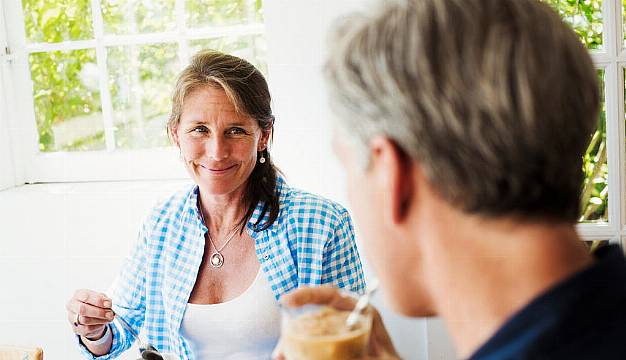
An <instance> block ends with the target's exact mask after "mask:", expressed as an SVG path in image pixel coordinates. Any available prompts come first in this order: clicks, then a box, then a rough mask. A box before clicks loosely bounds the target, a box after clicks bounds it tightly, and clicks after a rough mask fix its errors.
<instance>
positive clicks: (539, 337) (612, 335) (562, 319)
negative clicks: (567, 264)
mask: <svg viewBox="0 0 626 360" xmlns="http://www.w3.org/2000/svg"><path fill="white" fill-rule="evenodd" d="M594 256H595V258H596V261H595V262H594V264H593V265H591V266H590V267H588V268H586V269H585V270H582V271H580V272H578V273H576V274H574V275H573V276H571V277H569V278H567V279H565V280H564V281H562V282H560V283H559V284H557V285H556V286H554V287H552V288H551V289H549V290H547V291H546V292H545V293H544V294H542V295H540V296H539V297H537V298H535V299H534V300H533V301H531V302H530V303H529V304H528V305H526V306H525V307H524V308H523V309H522V310H520V311H519V312H517V313H516V314H514V315H513V316H512V317H511V318H510V319H509V320H508V321H507V322H506V323H505V324H504V325H503V326H502V327H501V328H500V329H499V330H498V331H497V332H496V333H495V335H494V336H493V337H492V338H491V339H489V340H488V341H487V342H486V343H485V344H484V345H483V346H482V347H480V348H479V349H478V351H476V353H474V355H472V356H471V358H470V359H471V360H485V359H490V360H491V359H533V360H538V359H550V360H558V359H568V360H572V359H594V360H595V359H600V360H605V359H626V259H625V258H624V255H623V253H622V250H621V249H620V248H619V246H617V245H610V246H605V247H602V248H599V249H598V250H597V251H596V252H595V253H594Z"/></svg>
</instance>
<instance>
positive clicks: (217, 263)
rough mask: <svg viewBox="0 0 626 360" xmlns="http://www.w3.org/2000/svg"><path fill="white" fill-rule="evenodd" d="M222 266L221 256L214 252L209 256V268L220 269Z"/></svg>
mask: <svg viewBox="0 0 626 360" xmlns="http://www.w3.org/2000/svg"><path fill="white" fill-rule="evenodd" d="M222 265H224V256H222V254H220V253H218V252H216V253H215V254H213V255H211V266H213V267H216V268H219V267H222Z"/></svg>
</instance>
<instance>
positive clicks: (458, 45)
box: [325, 0, 599, 222]
mask: <svg viewBox="0 0 626 360" xmlns="http://www.w3.org/2000/svg"><path fill="white" fill-rule="evenodd" d="M331 43H332V45H331V46H332V50H331V52H330V54H331V55H330V58H329V59H328V61H327V64H326V70H325V74H326V79H327V84H328V85H329V86H328V88H329V92H330V101H331V106H332V107H333V109H334V110H335V111H336V112H337V113H338V115H339V117H340V118H341V122H342V125H343V127H344V128H345V129H350V130H349V131H350V132H351V133H354V134H355V135H356V139H357V140H358V141H357V142H358V143H360V144H361V145H362V146H367V144H368V142H369V140H370V139H371V138H372V136H374V135H377V134H382V135H384V136H387V137H388V138H390V139H391V140H392V141H394V142H395V143H396V144H397V146H398V147H399V148H400V149H401V150H402V151H403V152H404V153H405V154H406V155H408V156H409V157H410V158H412V159H413V160H415V161H417V162H418V163H419V164H420V166H421V167H422V169H423V170H424V172H425V174H426V176H427V177H428V179H429V181H430V182H431V184H432V185H433V186H434V187H435V188H436V189H437V191H438V192H439V193H440V195H441V196H442V197H443V198H444V199H446V200H447V201H448V202H449V203H451V204H453V205H454V206H457V207H458V208H460V209H462V210H463V211H465V212H468V213H478V214H482V215H487V216H500V215H520V216H522V217H526V218H537V219H541V218H545V217H549V218H551V219H553V220H565V221H568V222H575V221H576V219H577V217H578V215H579V201H578V199H579V193H580V189H581V186H582V181H583V173H582V158H581V155H582V154H583V152H584V149H585V148H586V145H587V144H588V143H589V140H590V135H591V134H592V131H593V130H594V128H595V125H596V123H597V112H598V109H599V90H598V87H597V79H596V73H595V71H594V68H593V64H592V62H591V59H590V57H589V55H588V53H587V51H586V50H585V49H584V47H583V46H582V45H581V43H580V42H579V40H578V38H577V36H576V34H575V33H574V32H573V31H572V30H571V29H569V28H568V27H567V26H566V25H565V24H564V23H563V22H562V21H561V19H560V18H559V17H558V15H557V14H556V13H555V12H554V11H552V9H551V8H549V7H548V6H547V5H545V4H542V3H540V2H538V1H535V0H392V1H385V5H383V6H382V8H380V9H378V11H375V12H373V13H372V14H369V15H367V14H353V15H351V16H350V17H347V18H345V19H343V21H342V22H340V23H339V24H338V26H337V27H336V29H335V31H334V33H333V37H331ZM363 152H364V153H367V151H366V150H365V148H363Z"/></svg>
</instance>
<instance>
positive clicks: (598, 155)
mask: <svg viewBox="0 0 626 360" xmlns="http://www.w3.org/2000/svg"><path fill="white" fill-rule="evenodd" d="M543 1H544V2H545V3H548V4H550V5H551V6H552V7H553V8H554V9H555V10H556V11H557V12H558V13H559V15H560V16H561V18H562V19H563V20H564V21H565V22H566V23H568V24H569V25H570V26H571V27H572V28H573V29H574V31H575V32H576V33H577V34H578V36H579V38H580V40H581V42H582V43H583V44H584V45H585V46H586V47H587V48H588V49H590V50H594V49H601V48H602V34H603V24H602V0H543ZM598 84H599V85H600V89H601V90H602V95H604V71H603V70H599V71H598ZM604 107H605V104H604V96H603V101H602V109H601V112H600V117H599V119H598V130H597V131H596V132H595V133H594V134H593V136H592V137H591V141H590V144H589V146H588V148H587V151H586V153H585V155H584V157H583V172H584V174H585V182H584V184H583V189H582V194H581V210H582V213H581V216H580V221H585V222H587V221H607V220H608V181H609V179H608V165H607V156H606V155H607V153H606V112H605V108H604Z"/></svg>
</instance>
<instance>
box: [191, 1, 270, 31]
mask: <svg viewBox="0 0 626 360" xmlns="http://www.w3.org/2000/svg"><path fill="white" fill-rule="evenodd" d="M260 8H261V2H260V1H256V0H252V1H251V0H187V1H186V2H185V9H186V12H187V26H190V27H205V26H220V25H234V24H245V23H251V22H254V20H255V19H256V18H257V17H260V16H261V14H260ZM257 9H258V10H257Z"/></svg>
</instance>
